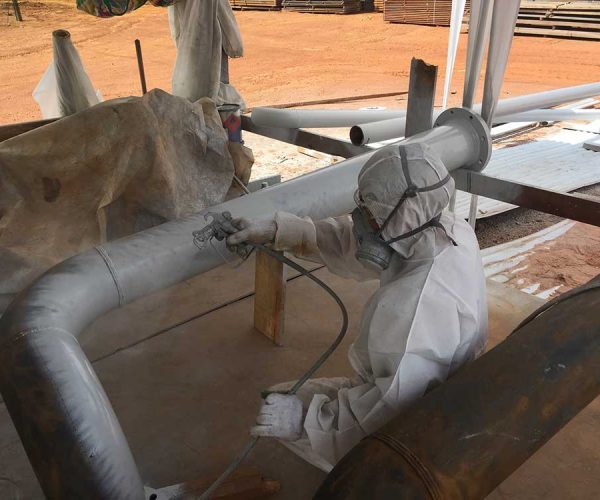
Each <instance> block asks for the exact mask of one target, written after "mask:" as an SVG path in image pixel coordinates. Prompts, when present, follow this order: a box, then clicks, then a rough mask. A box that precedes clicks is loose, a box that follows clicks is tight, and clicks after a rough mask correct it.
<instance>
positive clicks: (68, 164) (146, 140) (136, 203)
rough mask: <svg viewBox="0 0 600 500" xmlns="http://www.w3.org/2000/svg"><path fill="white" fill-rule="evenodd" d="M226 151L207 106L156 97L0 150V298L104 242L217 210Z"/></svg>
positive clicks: (118, 105)
mask: <svg viewBox="0 0 600 500" xmlns="http://www.w3.org/2000/svg"><path fill="white" fill-rule="evenodd" d="M228 147H229V144H228V140H227V134H226V132H225V130H224V129H223V126H222V123H221V120H220V117H219V114H218V112H217V110H216V108H215V105H214V104H213V103H212V102H211V101H208V100H204V101H202V102H198V103H191V102H189V101H188V100H186V99H181V98H178V97H174V96H171V95H169V94H167V93H166V92H163V91H161V90H154V91H152V92H150V93H148V94H146V95H145V96H144V97H131V98H126V99H116V100H112V101H107V102H104V103H101V104H98V105H96V106H94V107H92V108H89V109H87V110H84V111H82V112H80V113H78V114H76V115H72V116H69V117H66V118H63V119H61V120H59V121H57V122H54V123H52V124H50V125H46V126H44V127H41V128H39V129H36V130H33V131H31V132H28V133H26V134H23V135H20V136H17V137H14V138H12V139H9V140H6V141H4V142H1V143H0V296H2V294H12V293H15V292H18V291H19V290H21V289H22V288H23V287H24V286H26V285H27V284H29V283H30V282H31V281H32V280H33V279H35V278H36V277H37V276H39V275H40V274H41V273H42V272H44V271H45V270H46V269H48V268H49V267H50V266H52V265H54V264H56V263H57V262H60V261H62V260H64V259H66V258H67V257H69V256H71V255H74V254H77V253H79V252H82V251H84V250H86V249H88V248H90V247H93V246H94V245H97V244H99V243H101V242H103V241H105V240H107V239H111V238H116V237H121V236H124V235H126V234H130V233H132V232H135V231H137V230H141V229H145V228H146V227H148V226H151V225H154V224H158V223H161V222H164V221H165V220H170V219H175V218H179V217H182V216H186V215H188V214H191V213H195V212H197V211H200V210H202V209H204V208H206V207H209V206H212V205H215V204H218V203H220V202H222V201H223V200H224V199H225V197H226V195H227V193H228V190H229V188H230V186H231V183H232V179H233V174H234V160H233V159H232V156H231V154H230V152H229V149H228ZM236 154H243V151H242V152H239V151H237V152H236ZM190 238H191V236H190Z"/></svg>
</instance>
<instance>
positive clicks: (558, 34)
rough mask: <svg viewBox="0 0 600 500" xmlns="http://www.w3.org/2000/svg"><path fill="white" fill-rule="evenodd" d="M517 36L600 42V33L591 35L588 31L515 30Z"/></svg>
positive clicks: (518, 28)
mask: <svg viewBox="0 0 600 500" xmlns="http://www.w3.org/2000/svg"><path fill="white" fill-rule="evenodd" d="M515 34H517V35H537V36H548V37H554V38H580V39H584V40H600V33H590V32H588V31H572V30H553V29H543V28H520V27H517V28H515Z"/></svg>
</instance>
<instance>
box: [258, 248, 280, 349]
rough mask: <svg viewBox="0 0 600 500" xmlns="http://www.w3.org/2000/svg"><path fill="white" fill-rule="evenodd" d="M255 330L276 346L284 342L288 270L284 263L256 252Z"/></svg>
mask: <svg viewBox="0 0 600 500" xmlns="http://www.w3.org/2000/svg"><path fill="white" fill-rule="evenodd" d="M254 289H255V295H254V328H256V329H257V330H258V331H259V332H260V333H262V334H263V335H264V336H265V337H267V338H268V339H270V340H271V341H272V342H273V343H274V344H276V345H281V344H282V342H283V333H284V323H285V321H284V320H285V290H286V268H285V266H284V264H283V262H280V261H278V260H277V259H275V258H273V257H271V256H269V255H267V254H265V253H263V252H260V251H258V252H256V268H255V277H254Z"/></svg>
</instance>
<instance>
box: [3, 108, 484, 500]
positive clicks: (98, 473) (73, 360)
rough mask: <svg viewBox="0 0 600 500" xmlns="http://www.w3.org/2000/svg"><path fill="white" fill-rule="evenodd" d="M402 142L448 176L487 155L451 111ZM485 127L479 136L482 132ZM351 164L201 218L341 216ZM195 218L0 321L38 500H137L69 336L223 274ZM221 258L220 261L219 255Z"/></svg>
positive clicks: (9, 389)
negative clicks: (198, 236)
mask: <svg viewBox="0 0 600 500" xmlns="http://www.w3.org/2000/svg"><path fill="white" fill-rule="evenodd" d="M450 111H453V110H448V114H447V115H446V116H445V117H444V118H443V119H442V120H441V122H443V123H440V124H439V126H437V127H436V128H434V129H432V130H429V131H427V132H424V133H422V134H418V135H415V136H413V137H411V138H410V140H409V141H405V142H417V141H426V142H427V143H428V144H429V145H430V147H431V148H432V149H433V150H434V151H435V152H437V153H438V154H439V155H440V157H441V159H442V161H444V163H445V164H446V166H447V168H448V170H454V169H456V168H459V167H462V166H471V165H472V166H473V168H478V166H479V162H480V161H481V158H482V157H485V155H487V151H488V148H490V145H491V143H489V134H488V140H487V143H489V144H484V141H482V139H481V130H480V129H479V125H478V124H480V120H479V119H478V117H476V118H475V119H473V120H471V119H469V118H468V117H467V118H465V116H463V115H464V113H467V112H466V111H465V110H455V112H456V113H454V112H453V113H450ZM483 126H484V125H483ZM373 154H374V152H368V153H365V154H363V155H361V156H357V157H354V158H351V159H349V160H346V161H343V162H340V163H337V164H335V165H332V166H331V167H328V168H325V169H322V170H320V171H317V172H313V173H310V174H307V175H304V176H302V177H298V178H296V179H293V180H291V181H289V182H285V183H283V184H279V185H276V186H273V187H271V188H267V189H264V190H261V191H259V192H257V193H254V194H250V195H247V196H244V197H242V198H236V199H233V200H230V201H228V202H226V203H223V204H221V205H218V206H216V207H212V208H210V211H216V212H221V211H225V210H228V211H230V212H231V213H232V214H233V215H234V216H245V217H256V218H260V217H268V216H272V214H273V213H274V212H275V211H277V210H285V211H288V212H291V213H294V214H297V215H301V216H305V215H307V216H310V217H313V218H317V219H318V218H324V217H326V216H337V215H341V214H344V213H349V212H350V211H351V210H352V208H353V207H354V200H353V194H354V190H355V189H356V179H357V175H358V172H359V171H360V169H361V168H362V166H363V165H364V163H365V162H366V161H367V160H368V159H369V158H370V157H371V155H373ZM204 213H206V212H201V213H199V214H196V215H193V216H191V217H187V218H185V219H181V220H177V221H173V222H168V223H166V224H163V225H161V226H157V227H155V228H152V229H149V230H147V231H144V232H141V233H138V234H135V235H132V236H130V237H128V238H124V239H121V240H117V241H114V242H111V243H108V244H106V245H103V246H101V247H98V248H96V249H94V250H90V251H88V252H86V253H84V254H81V255H79V256H76V257H73V258H71V259H69V260H67V261H65V262H63V263H61V264H59V265H58V266H56V267H54V268H53V269H51V270H50V271H48V272H47V273H46V274H45V275H44V276H42V277H41V278H40V279H39V280H38V281H37V282H35V283H34V284H33V285H31V286H30V287H29V288H28V289H27V290H25V291H24V292H23V293H21V294H20V295H19V296H18V297H17V298H16V299H15V300H14V301H13V302H12V303H11V305H10V306H9V307H8V309H7V310H6V312H5V313H4V315H3V316H2V317H1V318H0V344H1V349H0V392H1V393H2V396H3V398H4V402H5V404H6V407H7V409H8V411H9V412H10V415H11V418H12V420H13V422H14V425H15V427H16V429H17V431H18V432H19V435H20V437H21V440H22V442H23V446H24V448H25V451H26V452H27V455H28V457H29V460H30V461H31V464H32V465H33V468H34V470H35V472H36V474H37V477H38V479H39V481H40V484H41V486H42V489H43V490H44V493H45V494H46V496H47V497H48V498H60V499H80V498H94V499H135V500H137V499H142V498H143V497H144V490H143V486H142V482H141V479H140V477H139V474H138V471H137V468H136V466H135V463H134V460H133V457H132V455H131V452H130V450H129V447H128V445H127V441H126V440H125V437H124V435H123V432H122V431H121V428H120V426H119V423H118V420H117V418H116V416H115V414H114V412H113V410H112V408H111V405H110V402H109V401H108V398H107V397H106V394H105V393H104V390H103V389H102V386H101V385H100V382H99V381H98V379H97V377H96V375H95V373H94V370H93V368H92V366H91V364H90V363H89V361H88V360H87V359H86V357H85V354H84V353H83V351H82V350H81V348H80V347H79V344H78V342H77V336H78V335H79V334H80V332H82V331H83V330H84V329H85V328H86V327H87V326H88V325H89V324H90V323H91V322H92V321H93V320H94V319H95V318H97V317H99V316H101V315H102V314H104V313H106V312H108V311H109V310H111V309H113V308H116V307H119V306H122V305H124V304H126V303H129V302H131V301H133V300H135V299H137V298H139V297H142V296H145V295H148V294H151V293H153V292H155V291H157V290H160V289H163V288H166V287H168V286H171V285H174V284H176V283H179V282H181V281H183V280H185V279H187V278H190V277H192V276H195V275H197V274H200V273H202V272H205V271H208V270H209V269H212V268H214V267H217V266H219V265H220V264H222V263H223V261H222V258H221V257H220V254H219V252H218V251H217V249H215V248H213V247H211V246H207V247H206V248H205V249H203V250H199V249H198V248H197V247H196V246H195V245H194V243H193V238H192V232H193V231H195V230H197V229H201V228H202V227H204V226H205V225H206V224H207V221H206V220H205V219H204ZM224 251H225V250H224V249H223V250H221V252H224Z"/></svg>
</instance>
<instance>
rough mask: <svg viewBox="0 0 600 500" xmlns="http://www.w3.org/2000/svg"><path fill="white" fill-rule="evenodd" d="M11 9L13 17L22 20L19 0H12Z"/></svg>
mask: <svg viewBox="0 0 600 500" xmlns="http://www.w3.org/2000/svg"><path fill="white" fill-rule="evenodd" d="M12 4H13V9H14V10H15V17H16V18H17V21H19V22H22V21H23V16H22V15H21V7H19V0H12Z"/></svg>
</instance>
